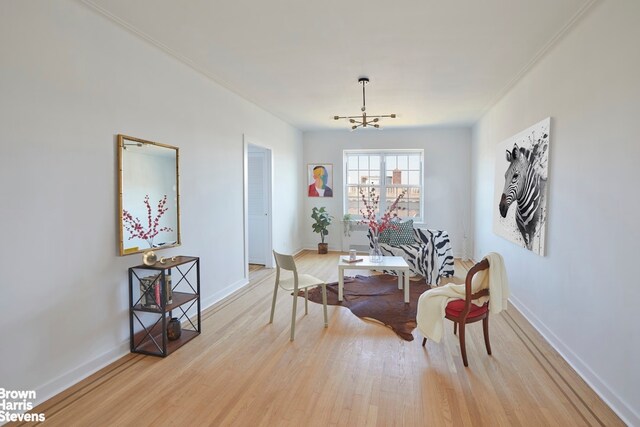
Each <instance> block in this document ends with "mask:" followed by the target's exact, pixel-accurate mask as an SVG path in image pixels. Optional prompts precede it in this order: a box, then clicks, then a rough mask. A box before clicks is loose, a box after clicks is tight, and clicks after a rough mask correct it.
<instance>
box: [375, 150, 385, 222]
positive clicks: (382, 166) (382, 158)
mask: <svg viewBox="0 0 640 427" xmlns="http://www.w3.org/2000/svg"><path fill="white" fill-rule="evenodd" d="M378 155H379V156H380V165H379V168H380V204H379V205H378V214H377V215H378V218H382V215H383V213H384V212H385V210H386V208H387V161H386V158H385V154H384V153H382V152H381V153H378Z"/></svg>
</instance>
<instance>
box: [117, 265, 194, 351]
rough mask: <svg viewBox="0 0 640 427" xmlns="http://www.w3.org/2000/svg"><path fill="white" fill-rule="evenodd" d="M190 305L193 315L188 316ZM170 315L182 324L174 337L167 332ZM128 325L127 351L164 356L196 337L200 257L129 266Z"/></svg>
mask: <svg viewBox="0 0 640 427" xmlns="http://www.w3.org/2000/svg"><path fill="white" fill-rule="evenodd" d="M194 307H195V308H196V314H195V316H193V317H189V316H188V314H187V313H189V311H190V310H191V309H192V308H194ZM174 314H175V316H174ZM172 317H176V318H177V319H178V320H179V322H180V323H181V325H182V326H181V333H180V337H179V338H177V339H175V340H169V337H168V333H167V327H168V326H169V320H170V319H171V318H172ZM129 328H130V337H131V339H130V344H131V352H133V353H142V354H148V355H152V356H161V357H166V356H168V355H169V354H171V353H172V352H174V351H175V350H177V349H178V348H180V347H182V346H183V345H184V344H186V343H187V342H189V341H191V340H192V339H193V338H195V337H196V336H198V335H199V334H200V332H201V321H200V258H198V257H189V256H178V257H174V258H171V259H170V260H167V261H166V262H165V263H163V264H161V263H160V262H156V263H155V264H154V265H138V266H135V267H131V268H129Z"/></svg>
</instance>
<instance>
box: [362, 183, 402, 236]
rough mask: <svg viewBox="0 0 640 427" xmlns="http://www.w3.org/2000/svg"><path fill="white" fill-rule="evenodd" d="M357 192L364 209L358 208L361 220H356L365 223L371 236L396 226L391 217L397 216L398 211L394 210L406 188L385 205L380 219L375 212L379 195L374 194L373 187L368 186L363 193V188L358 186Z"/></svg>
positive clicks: (393, 228) (394, 228)
mask: <svg viewBox="0 0 640 427" xmlns="http://www.w3.org/2000/svg"><path fill="white" fill-rule="evenodd" d="M359 192H360V198H361V199H362V205H363V206H364V209H360V214H361V215H362V220H360V221H358V224H366V225H367V226H368V227H369V230H370V231H371V234H372V235H373V236H378V235H380V233H382V232H383V231H384V230H386V229H392V230H396V229H397V228H398V227H397V226H396V225H394V224H393V222H392V219H394V218H397V217H398V213H397V212H396V210H397V208H398V203H400V200H402V198H403V197H404V195H405V194H406V190H403V191H402V193H400V194H399V195H398V197H396V200H395V201H394V202H393V203H392V204H391V205H390V206H389V207H387V210H386V212H385V213H384V214H383V215H382V217H381V218H380V219H378V218H377V217H376V212H377V211H378V206H379V204H380V195H378V194H376V189H375V187H369V191H368V192H367V193H365V191H364V189H363V188H362V187H360V190H359Z"/></svg>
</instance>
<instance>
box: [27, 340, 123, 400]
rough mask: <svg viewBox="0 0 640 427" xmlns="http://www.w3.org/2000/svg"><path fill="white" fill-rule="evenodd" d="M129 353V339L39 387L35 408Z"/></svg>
mask: <svg viewBox="0 0 640 427" xmlns="http://www.w3.org/2000/svg"><path fill="white" fill-rule="evenodd" d="M127 353H129V339H128V338H127V339H126V340H125V341H123V342H122V343H120V344H119V345H118V346H116V347H115V348H113V349H112V350H109V351H107V352H105V353H103V354H101V355H100V356H98V357H96V358H94V359H93V360H90V361H88V362H87V363H84V364H82V365H80V366H78V367H76V368H74V369H72V370H70V371H69V372H67V373H65V374H62V375H60V376H59V377H57V378H55V379H53V380H51V381H49V382H48V383H46V384H44V385H42V386H39V387H37V388H36V390H35V392H36V401H35V402H34V403H35V405H34V406H37V405H40V404H41V403H43V402H45V401H47V400H49V399H51V398H52V397H53V396H55V395H56V394H58V393H61V392H63V391H64V390H66V389H68V388H69V387H72V386H74V385H75V384H77V383H79V382H80V381H82V380H83V379H85V378H87V377H88V376H90V375H93V374H94V373H96V372H98V371H99V370H100V369H102V368H104V367H106V366H108V365H110V364H111V363H113V362H115V361H117V360H118V359H120V358H121V357H123V356H125V355H127Z"/></svg>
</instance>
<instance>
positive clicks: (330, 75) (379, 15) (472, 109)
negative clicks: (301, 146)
mask: <svg viewBox="0 0 640 427" xmlns="http://www.w3.org/2000/svg"><path fill="white" fill-rule="evenodd" d="M84 2H85V3H87V4H89V5H91V6H93V7H94V8H96V9H99V10H100V11H101V12H102V13H105V14H107V15H108V16H110V17H111V18H112V19H114V20H115V21H117V22H119V23H120V24H122V25H124V26H126V27H128V28H129V29H131V30H133V31H134V32H136V33H138V34H139V35H141V36H143V37H145V38H147V39H149V40H151V41H153V42H154V43H155V44H157V45H158V46H160V47H162V48H163V49H165V50H166V51H168V52H170V53H171V54H173V55H174V56H177V57H178V58H180V59H182V60H183V61H185V62H187V63H188V64H189V65H191V66H192V67H194V68H196V69H198V70H199V71H201V72H203V73H204V74H206V75H208V76H209V77H211V78H213V79H214V80H215V81H217V82H219V83H220V84H222V85H223V86H225V87H227V88H229V89H231V90H233V91H234V92H236V93H238V94H239V95H241V96H242V97H244V98H246V99H248V100H250V101H252V102H254V103H256V104H257V105H259V106H261V107H262V108H264V109H265V110H267V111H269V112H271V113H273V114H275V115H276V116H278V117H280V118H282V119H283V120H285V121H287V122H288V123H290V124H292V125H293V126H295V127H297V128H299V129H301V130H318V129H331V128H341V129H347V128H348V125H347V123H346V122H345V121H334V120H333V119H332V117H333V116H334V115H341V116H342V115H356V114H358V113H359V112H360V106H361V104H362V90H361V86H360V85H359V84H358V82H357V80H358V77H360V76H368V77H369V78H370V79H371V83H370V84H369V85H368V86H367V112H368V113H369V114H390V113H396V114H398V118H397V119H385V120H384V122H382V124H383V126H384V127H386V128H399V127H417V126H431V125H470V124H472V123H473V122H475V121H476V120H477V119H478V118H479V117H480V116H481V114H482V113H483V111H484V110H485V109H486V108H488V107H489V106H490V105H491V104H492V103H493V102H495V101H496V100H497V99H498V98H499V97H500V96H501V95H502V94H503V93H504V92H505V90H506V89H507V88H508V87H510V85H511V84H513V82H514V81H516V80H517V79H518V78H519V77H520V76H521V75H522V73H523V72H524V71H526V70H527V69H528V68H529V67H530V66H531V65H532V64H533V63H534V61H535V60H536V59H537V58H538V57H539V56H540V55H541V54H542V53H544V52H545V51H546V49H548V47H549V46H551V45H552V43H553V42H554V40H556V39H557V38H558V36H559V35H561V34H562V33H564V32H565V31H566V29H567V28H569V27H570V25H571V24H572V23H573V22H574V21H575V20H576V18H577V17H578V16H579V15H580V14H582V13H583V12H584V11H585V10H586V9H587V8H588V7H589V6H590V5H591V4H593V3H594V0H450V1H446V0H439V1H434V0H404V1H403V0H399V1H396V2H392V1H389V0H367V1H364V0H340V1H338V0H325V1H318V2H312V1H305V0H269V1H266V0H262V1H259V0H227V1H221V0H189V1H176V0H135V1H131V0H84Z"/></svg>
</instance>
